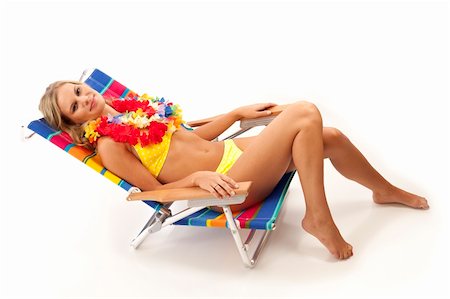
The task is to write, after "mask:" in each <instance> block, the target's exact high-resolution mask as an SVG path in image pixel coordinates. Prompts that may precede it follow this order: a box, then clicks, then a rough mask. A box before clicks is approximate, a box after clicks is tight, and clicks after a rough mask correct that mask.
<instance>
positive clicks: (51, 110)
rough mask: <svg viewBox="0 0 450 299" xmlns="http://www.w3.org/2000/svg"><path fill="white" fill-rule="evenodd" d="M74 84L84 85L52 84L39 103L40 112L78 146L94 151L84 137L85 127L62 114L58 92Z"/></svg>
mask: <svg viewBox="0 0 450 299" xmlns="http://www.w3.org/2000/svg"><path fill="white" fill-rule="evenodd" d="M67 83H72V84H75V85H81V84H83V83H82V82H80V81H71V80H63V81H56V82H53V83H52V84H50V85H49V86H48V87H47V89H46V90H45V93H44V95H43V96H42V98H41V101H40V103H39V110H40V111H41V113H42V114H43V115H44V118H45V120H46V121H47V122H48V123H49V125H50V126H52V127H53V128H55V129H58V130H62V131H65V132H67V133H68V134H69V135H70V137H72V139H73V142H74V143H75V144H77V145H81V146H84V147H87V148H89V149H93V147H92V145H91V144H90V143H89V142H88V141H87V140H86V138H84V137H83V135H84V126H83V125H82V124H81V125H79V124H76V123H74V122H73V121H71V120H70V119H69V118H67V117H66V116H64V115H63V114H62V113H61V109H60V108H59V106H58V97H57V95H56V92H57V91H58V88H60V87H61V86H63V85H64V84H67Z"/></svg>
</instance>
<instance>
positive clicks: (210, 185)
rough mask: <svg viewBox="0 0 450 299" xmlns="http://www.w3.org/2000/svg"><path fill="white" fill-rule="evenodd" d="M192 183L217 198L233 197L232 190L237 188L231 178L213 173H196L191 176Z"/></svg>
mask: <svg viewBox="0 0 450 299" xmlns="http://www.w3.org/2000/svg"><path fill="white" fill-rule="evenodd" d="M192 182H193V183H194V186H199V187H200V188H202V189H204V190H206V191H209V192H211V193H212V194H213V195H214V196H215V197H217V198H224V197H230V196H233V195H235V192H234V191H233V189H236V188H238V187H239V186H238V184H237V183H236V182H235V181H234V180H233V179H232V178H230V177H228V176H226V175H224V174H221V173H217V172H214V171H197V172H195V173H193V174H192Z"/></svg>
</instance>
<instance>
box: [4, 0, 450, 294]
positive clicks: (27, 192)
mask: <svg viewBox="0 0 450 299" xmlns="http://www.w3.org/2000/svg"><path fill="white" fill-rule="evenodd" d="M0 10H1V16H0V17H1V21H0V22H1V27H0V28H1V43H0V44H1V46H0V49H1V55H0V56H1V68H0V71H1V80H0V84H1V91H2V99H1V104H2V109H1V110H2V111H3V114H2V117H1V122H2V127H3V128H6V130H3V131H6V132H3V133H4V134H5V135H4V136H5V137H4V138H2V142H1V144H2V146H1V151H2V155H1V157H2V161H1V163H2V164H1V173H2V182H1V184H2V186H1V194H0V196H1V209H0V213H1V215H0V221H1V226H0V227H1V239H0V242H1V246H0V248H1V266H0V271H1V284H0V287H1V289H0V292H1V293H0V296H1V297H8V298H9V297H11V298H23V297H36V298H37V297H42V298H69V297H70V298H73V297H155V298H156V297H195V298H200V297H210V296H211V295H212V294H217V296H218V297H270V298H274V297H296V298H300V297H302V298H379V297H389V298H425V297H426V298H433V297H441V298H444V297H448V296H449V295H450V294H449V287H448V277H449V258H448V252H449V246H448V238H449V220H448V219H449V216H448V212H449V203H448V201H449V199H450V197H449V191H448V185H449V182H450V177H449V166H450V165H449V158H448V155H449V136H450V134H449V133H450V132H449V120H448V119H449V95H450V92H449V53H450V52H449V50H450V49H449V36H450V34H449V3H448V2H446V1H435V2H432V1H414V2H409V1H400V2H397V1H380V2H369V1H358V2H348V1H346V2H338V1H331V2H330V1H328V2H319V1H314V2H313V1H311V2H294V1H288V2H256V1H249V2H242V1H239V2H238V1H236V2H217V1H210V2H186V1H183V2H168V1H165V2H149V1H137V2H136V1H135V2H127V3H125V2H114V3H107V2H106V1H101V2H90V1H81V2H61V1H54V2H51V1H47V2H41V3H37V2H12V1H10V2H2V3H1V6H0ZM90 67H97V68H99V69H101V70H103V71H105V72H106V73H108V74H110V75H111V76H113V77H115V78H116V79H117V80H119V82H122V83H124V84H126V85H128V86H129V87H131V88H132V89H134V90H135V91H137V92H147V93H149V94H151V95H157V96H164V97H165V98H167V99H169V100H172V101H174V102H177V103H179V104H180V105H181V106H182V108H183V110H184V115H185V119H187V120H193V119H198V118H204V117H209V116H213V115H216V114H220V113H224V112H227V111H230V110H232V109H234V108H236V107H238V106H240V105H246V104H252V103H255V102H261V101H275V102H276V103H279V104H285V103H290V102H292V101H296V100H299V99H304V100H309V101H312V102H314V103H315V104H317V106H318V107H319V108H320V109H321V111H322V114H323V118H324V125H326V126H335V127H338V128H339V129H341V130H342V131H343V132H344V133H346V135H347V136H348V137H350V139H351V140H352V141H353V142H354V144H355V145H357V146H358V147H359V148H360V149H361V151H362V152H363V153H365V155H366V157H367V158H368V160H369V161H370V162H371V163H372V164H373V165H374V166H375V167H376V168H377V169H378V170H379V171H380V172H381V173H382V174H383V175H384V176H385V177H386V178H388V179H389V180H390V181H391V182H392V183H394V184H396V185H398V186H400V187H402V188H405V189H407V190H409V191H412V192H415V193H418V194H421V195H424V196H426V197H427V198H428V199H429V202H430V205H431V209H430V210H428V211H416V210H413V209H408V208H404V207H400V206H382V207H381V206H377V205H375V204H373V203H372V202H371V194H370V192H369V191H368V190H366V189H364V188H362V187H360V186H359V185H356V184H355V183H353V182H350V181H348V180H346V179H343V178H342V177H341V176H340V175H339V174H338V173H337V172H336V171H335V170H334V169H333V168H332V167H331V166H330V163H329V162H327V163H326V170H325V174H326V190H327V194H328V200H329V203H330V206H331V209H332V212H333V216H334V218H335V221H336V223H337V224H338V226H339V227H340V229H341V233H342V235H343V236H344V238H345V239H346V240H347V241H348V242H350V243H351V244H352V245H353V246H354V248H355V256H354V257H352V258H351V259H350V260H348V261H344V262H336V261H335V260H334V259H333V258H332V257H331V256H330V255H329V253H328V252H327V251H326V249H324V247H323V246H321V244H320V243H319V242H318V241H317V240H315V239H314V238H313V237H311V236H309V235H307V234H306V233H305V232H304V231H303V230H302V229H301V228H300V221H301V219H302V216H303V213H304V203H303V195H302V192H301V188H300V184H299V182H298V178H297V177H295V178H294V181H293V183H292V184H291V189H290V194H289V196H288V198H287V202H286V204H285V207H284V209H283V212H282V214H281V216H280V219H279V222H278V228H277V230H276V231H275V232H274V233H273V235H272V237H271V239H270V240H269V243H268V244H267V247H266V248H265V250H264V252H263V254H262V256H261V260H260V261H259V263H258V265H257V266H256V268H254V269H252V270H248V269H246V268H244V267H243V266H242V264H241V261H240V258H239V256H238V253H237V251H236V249H235V248H234V244H233V242H232V238H231V236H230V235H229V234H228V232H226V231H225V230H220V229H205V228H186V227H174V228H169V229H167V230H165V231H163V232H161V233H159V234H155V235H152V236H150V237H149V238H148V239H147V240H146V241H145V242H144V244H143V245H142V247H141V248H140V249H139V250H138V251H133V250H131V249H129V247H128V243H129V241H130V240H131V239H132V238H133V237H134V235H135V234H136V233H137V232H138V231H139V229H140V228H141V226H142V225H143V224H144V223H145V221H146V219H147V217H148V216H149V215H150V213H151V209H150V208H148V207H147V206H146V205H144V204H142V203H128V202H126V201H125V196H126V193H125V192H124V191H122V190H121V189H120V188H117V187H116V186H114V185H113V184H111V183H110V182H108V181H107V180H105V179H104V178H102V177H101V176H99V175H98V174H96V173H95V172H93V171H92V170H90V169H88V168H87V167H86V166H84V165H82V164H81V163H79V162H78V161H77V160H76V159H73V158H71V157H70V156H68V155H67V154H65V153H64V152H62V151H61V150H59V149H58V148H56V147H55V146H53V145H52V144H50V143H49V142H46V141H45V140H44V139H42V138H41V137H39V136H35V137H33V138H32V139H31V140H29V141H28V142H23V141H22V139H21V129H20V126H21V125H27V124H28V123H29V122H30V121H31V120H33V119H37V118H40V117H41V116H40V113H39V111H38V109H37V106H38V102H39V99H40V96H41V95H42V93H43V92H44V89H45V87H46V86H47V85H48V84H49V83H50V82H53V81H55V80H60V79H78V78H79V76H80V74H81V72H82V71H83V70H84V69H85V68H90Z"/></svg>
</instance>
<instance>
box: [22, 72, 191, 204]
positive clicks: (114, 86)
mask: <svg viewBox="0 0 450 299" xmlns="http://www.w3.org/2000/svg"><path fill="white" fill-rule="evenodd" d="M84 82H85V83H86V84H87V85H89V86H90V87H92V88H93V89H95V90H96V91H97V92H99V93H100V94H102V95H103V96H105V97H114V98H124V97H127V96H134V95H136V93H135V92H133V91H132V90H130V89H128V88H127V87H126V86H124V85H122V84H120V83H119V82H117V81H116V80H114V79H113V78H111V77H110V76H108V75H106V74H105V73H103V72H102V71H100V70H98V69H94V70H93V71H92V72H91V73H90V74H89V75H88V76H87V77H86V79H85V80H84ZM28 128H29V129H30V130H33V131H34V132H36V133H38V134H39V135H41V136H42V137H44V138H45V139H47V140H49V141H50V142H52V143H53V144H55V145H56V146H58V147H59V148H60V149H62V150H64V151H65V152H67V153H69V154H70V155H72V156H73V157H75V158H77V159H78V160H80V161H81V162H83V163H84V164H86V165H87V166H89V167H91V168H92V169H94V170H95V171H96V172H98V173H100V174H101V175H103V176H104V177H105V178H107V179H109V180H110V181H111V182H113V183H114V184H116V185H118V186H120V187H121V188H123V189H124V190H126V191H129V190H130V189H131V188H132V187H133V185H131V184H130V183H128V182H127V181H125V180H124V179H122V178H120V177H118V176H117V175H115V174H114V173H112V172H110V171H109V170H108V169H106V168H105V167H104V166H103V163H102V161H101V158H100V156H99V155H97V153H96V152H95V151H91V150H89V149H87V148H85V147H83V146H79V145H76V144H74V143H73V140H72V138H71V137H70V136H69V134H67V133H66V132H63V131H61V130H56V129H54V128H52V127H51V126H50V125H49V124H48V123H47V121H46V120H45V119H44V118H41V119H38V120H34V121H32V122H31V123H30V124H29V125H28ZM185 128H186V127H185ZM186 129H189V128H186ZM144 202H145V203H146V204H148V205H149V206H151V207H152V208H154V209H155V210H158V209H159V208H160V207H161V206H162V205H161V204H160V203H158V202H155V201H144Z"/></svg>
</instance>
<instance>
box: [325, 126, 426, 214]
mask: <svg viewBox="0 0 450 299" xmlns="http://www.w3.org/2000/svg"><path fill="white" fill-rule="evenodd" d="M323 135H324V146H325V149H326V150H325V156H326V157H328V158H329V159H330V161H331V163H332V164H333V166H334V167H335V168H336V170H337V171H339V172H340V173H341V174H342V175H343V176H344V177H346V178H348V179H350V180H353V181H355V182H357V183H359V184H361V185H363V186H365V187H367V188H369V189H370V190H372V192H373V200H374V202H376V203H379V204H383V203H400V204H404V205H407V206H410V207H413V208H418V209H427V208H428V207H429V206H428V203H427V200H426V199H425V198H423V197H421V196H418V195H415V194H412V193H409V192H407V191H404V190H402V189H400V188H398V187H395V186H393V185H392V184H391V183H389V182H388V181H387V180H386V179H385V178H384V177H382V176H381V175H380V174H379V173H378V172H377V171H376V170H375V169H374V168H373V167H372V165H370V163H369V162H368V161H367V159H366V158H365V157H364V156H363V154H362V153H361V152H360V151H359V150H358V149H357V148H356V147H355V146H354V145H353V144H352V143H351V141H350V140H349V139H348V138H347V137H346V136H345V135H344V134H343V133H342V132H341V131H339V130H338V129H335V128H324V131H323Z"/></svg>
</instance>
